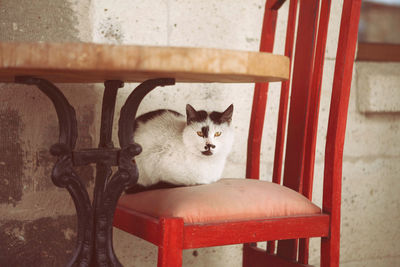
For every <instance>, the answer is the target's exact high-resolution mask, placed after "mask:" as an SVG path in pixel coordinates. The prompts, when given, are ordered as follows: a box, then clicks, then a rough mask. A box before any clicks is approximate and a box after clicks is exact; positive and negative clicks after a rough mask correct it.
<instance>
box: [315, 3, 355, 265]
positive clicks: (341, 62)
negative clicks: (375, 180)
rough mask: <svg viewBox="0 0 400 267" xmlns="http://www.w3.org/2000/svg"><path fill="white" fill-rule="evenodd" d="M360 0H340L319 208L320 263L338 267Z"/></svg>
mask: <svg viewBox="0 0 400 267" xmlns="http://www.w3.org/2000/svg"><path fill="white" fill-rule="evenodd" d="M360 9H361V0H344V2H343V13H342V19H341V22H340V25H341V26H340V34H339V41H338V50H337V54H336V63H335V74H334V78H333V87H332V97H331V105H330V111H329V120H328V131H327V136H326V146H325V165H324V186H323V200H322V211H323V212H324V213H327V214H330V218H331V227H330V240H328V239H327V238H322V242H321V249H323V250H325V251H327V257H324V258H323V259H321V266H329V265H330V264H333V265H335V266H339V257H337V256H336V255H338V253H337V252H338V251H339V249H340V248H339V246H340V245H339V244H340V203H341V192H342V160H343V146H344V137H345V131H346V122H347V110H348V105H349V96H350V87H351V79H352V74H353V62H354V57H355V50H356V44H357V32H358V23H359V20H360Z"/></svg>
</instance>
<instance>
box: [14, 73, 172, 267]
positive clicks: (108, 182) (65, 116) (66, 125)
mask: <svg viewBox="0 0 400 267" xmlns="http://www.w3.org/2000/svg"><path fill="white" fill-rule="evenodd" d="M15 81H16V82H17V83H23V84H29V85H35V86H37V87H38V88H39V89H40V90H41V91H42V92H43V93H44V94H45V95H46V96H47V97H49V98H50V100H51V101H52V102H53V105H54V107H55V109H56V112H57V117H58V121H59V128H60V136H59V143H57V144H55V145H53V146H52V147H51V148H50V153H51V154H52V155H54V156H56V157H58V160H57V162H56V164H55V166H54V168H53V171H52V174H51V179H52V181H53V183H54V184H55V185H56V186H58V187H63V188H66V189H67V190H68V192H69V193H70V195H71V197H72V199H73V201H74V204H75V208H76V212H77V217H78V229H77V230H78V231H77V245H76V248H75V251H74V254H73V256H72V258H71V260H70V261H69V263H68V264H67V266H82V267H83V266H122V265H121V263H120V262H119V261H118V259H117V257H116V255H115V253H114V250H113V244H112V223H113V217H114V211H115V207H116V204H117V201H118V198H119V196H120V195H121V194H122V192H123V190H124V189H125V188H126V187H128V186H131V185H133V184H135V183H136V182H137V179H138V171H137V168H136V165H135V164H134V163H133V162H132V158H133V157H134V156H135V155H138V154H139V153H140V152H141V147H140V145H138V144H136V143H134V140H133V123H134V118H135V117H136V112H137V109H138V107H139V104H140V102H141V101H142V99H143V98H144V97H145V95H146V94H147V93H149V92H150V91H151V90H153V89H154V88H156V87H157V86H165V85H173V84H175V80H174V79H153V80H147V81H145V82H143V83H142V84H140V85H139V86H138V87H136V89H135V90H134V91H133V92H132V93H131V94H130V95H129V97H128V99H127V100H126V102H125V104H124V106H123V107H122V108H121V112H120V118H119V122H118V139H119V144H120V147H121V148H120V149H119V148H114V145H113V143H112V141H111V137H112V125H113V119H114V110H115V100H116V96H117V91H118V89H119V88H121V87H123V85H124V84H123V82H122V81H106V82H105V83H104V85H105V90H104V95H103V103H102V114H101V127H100V143H99V147H98V148H94V149H85V150H74V148H75V143H76V138H77V136H78V133H77V121H76V115H75V110H74V108H73V107H72V106H71V105H70V104H69V103H68V100H67V99H66V98H65V96H64V95H63V94H62V92H61V91H60V90H59V89H58V88H57V87H56V86H55V85H53V84H52V83H51V82H49V81H47V80H44V79H39V78H33V77H16V79H15ZM90 163H96V178H95V188H94V197H93V202H92V203H91V202H90V199H89V194H88V192H87V190H86V188H85V186H84V185H83V183H82V181H81V179H80V177H79V176H78V175H77V174H76V172H75V171H74V166H79V165H87V164H90ZM111 166H118V170H117V171H116V172H115V173H114V174H113V171H112V170H111Z"/></svg>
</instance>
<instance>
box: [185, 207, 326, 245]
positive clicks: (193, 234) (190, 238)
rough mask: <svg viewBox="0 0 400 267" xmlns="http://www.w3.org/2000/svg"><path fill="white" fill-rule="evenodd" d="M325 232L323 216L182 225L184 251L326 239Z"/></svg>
mask: <svg viewBox="0 0 400 267" xmlns="http://www.w3.org/2000/svg"><path fill="white" fill-rule="evenodd" d="M328 231H329V216H327V215H325V214H318V215H308V216H291V217H282V218H271V219H264V220H262V219H260V220H253V221H234V222H220V223H212V224H185V228H184V241H183V244H184V245H183V247H184V249H187V248H200V247H209V246H210V247H211V246H222V245H231V244H240V243H252V242H260V241H267V240H279V239H290V238H303V237H316V236H326V235H327V233H328Z"/></svg>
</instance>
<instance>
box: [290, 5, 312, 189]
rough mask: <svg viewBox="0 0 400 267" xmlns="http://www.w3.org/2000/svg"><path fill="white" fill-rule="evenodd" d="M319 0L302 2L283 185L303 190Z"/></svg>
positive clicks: (294, 63)
mask: <svg viewBox="0 0 400 267" xmlns="http://www.w3.org/2000/svg"><path fill="white" fill-rule="evenodd" d="M318 7H319V2H318V1H317V0H309V1H300V7H299V19H298V27H297V38H296V48H295V49H296V50H295V55H294V59H293V60H292V64H293V74H292V90H291V96H290V108H289V121H288V129H287V141H286V155H285V165H284V173H283V184H284V185H285V186H287V187H289V188H291V189H293V190H296V191H300V188H301V185H302V176H303V175H302V173H303V164H304V156H305V143H306V142H305V141H306V130H307V117H308V116H307V115H308V111H309V110H308V109H309V102H310V96H311V92H310V91H311V83H312V72H313V66H314V56H315V47H316V35H317V21H318V10H319V9H318Z"/></svg>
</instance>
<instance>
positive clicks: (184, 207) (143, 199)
mask: <svg viewBox="0 0 400 267" xmlns="http://www.w3.org/2000/svg"><path fill="white" fill-rule="evenodd" d="M118 206H120V207H125V208H129V209H132V210H135V211H138V212H142V213H145V214H147V215H151V216H154V217H163V216H164V217H182V218H183V220H184V222H185V223H204V222H215V221H231V220H249V219H260V218H271V217H281V216H287V215H306V214H317V213H321V209H320V208H319V207H317V206H316V205H314V204H313V203H312V202H311V201H309V200H308V199H307V198H305V197H304V196H303V195H301V194H299V193H297V192H296V191H294V190H291V189H289V188H287V187H284V186H281V185H278V184H275V183H271V182H267V181H259V180H253V179H221V180H219V181H218V182H215V183H212V184H208V185H197V186H189V187H177V188H169V189H158V190H152V191H145V192H141V193H137V194H127V195H123V196H122V197H121V198H120V199H119V203H118Z"/></svg>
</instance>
